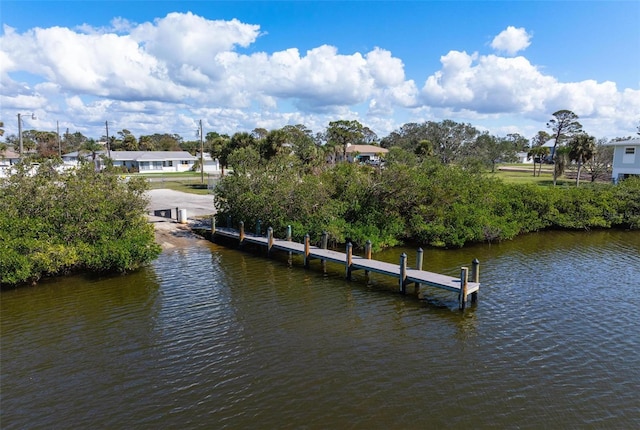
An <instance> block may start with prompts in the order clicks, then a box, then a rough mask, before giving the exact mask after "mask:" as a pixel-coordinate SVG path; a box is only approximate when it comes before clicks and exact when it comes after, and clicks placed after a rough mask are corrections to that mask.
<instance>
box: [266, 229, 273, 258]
mask: <svg viewBox="0 0 640 430" xmlns="http://www.w3.org/2000/svg"><path fill="white" fill-rule="evenodd" d="M267 238H268V239H267V255H270V254H271V248H273V227H269V228H268V229H267Z"/></svg>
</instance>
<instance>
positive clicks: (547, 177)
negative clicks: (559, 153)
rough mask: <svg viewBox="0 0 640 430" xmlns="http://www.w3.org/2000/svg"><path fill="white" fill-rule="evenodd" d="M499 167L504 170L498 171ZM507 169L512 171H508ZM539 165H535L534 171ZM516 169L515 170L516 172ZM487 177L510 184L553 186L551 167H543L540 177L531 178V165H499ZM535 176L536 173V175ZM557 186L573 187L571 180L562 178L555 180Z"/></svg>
mask: <svg viewBox="0 0 640 430" xmlns="http://www.w3.org/2000/svg"><path fill="white" fill-rule="evenodd" d="M501 167H506V168H507V169H505V170H500V168H501ZM509 168H511V169H514V170H508V169H509ZM538 168H539V165H536V171H537V169H538ZM516 169H517V170H516ZM487 175H489V176H491V177H494V178H500V179H502V180H503V181H505V182H509V183H512V184H535V185H540V186H543V187H549V186H553V166H551V165H543V166H542V173H541V175H540V176H533V165H532V164H520V163H515V164H500V165H498V167H497V168H496V171H495V173H490V172H489V173H487ZM536 175H537V173H536ZM556 184H557V185H558V186H572V185H575V181H574V180H573V179H567V178H566V177H564V176H560V177H558V179H557V180H556Z"/></svg>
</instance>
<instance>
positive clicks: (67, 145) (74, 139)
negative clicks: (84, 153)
mask: <svg viewBox="0 0 640 430" xmlns="http://www.w3.org/2000/svg"><path fill="white" fill-rule="evenodd" d="M87 139H88V138H87V137H86V136H84V135H83V134H82V133H80V132H79V131H76V132H75V133H69V129H67V131H66V132H65V133H64V134H63V135H62V147H63V148H64V150H63V154H64V153H65V152H72V151H78V150H79V149H80V148H81V147H82V145H83V144H84V143H85V142H86V141H87Z"/></svg>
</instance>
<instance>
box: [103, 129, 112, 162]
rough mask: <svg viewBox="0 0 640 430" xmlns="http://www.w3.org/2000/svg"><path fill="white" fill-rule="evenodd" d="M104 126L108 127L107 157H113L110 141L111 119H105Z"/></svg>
mask: <svg viewBox="0 0 640 430" xmlns="http://www.w3.org/2000/svg"><path fill="white" fill-rule="evenodd" d="M104 126H105V128H106V129H107V157H109V158H111V143H109V121H105V122H104Z"/></svg>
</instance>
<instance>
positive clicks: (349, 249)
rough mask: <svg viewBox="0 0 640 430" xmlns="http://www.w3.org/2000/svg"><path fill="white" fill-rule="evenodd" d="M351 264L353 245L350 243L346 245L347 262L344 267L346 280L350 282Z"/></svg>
mask: <svg viewBox="0 0 640 430" xmlns="http://www.w3.org/2000/svg"><path fill="white" fill-rule="evenodd" d="M352 264H353V245H352V244H351V242H349V243H347V261H346V263H345V266H346V276H347V279H348V280H349V281H350V280H351V269H352V267H351V265H352Z"/></svg>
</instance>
